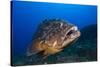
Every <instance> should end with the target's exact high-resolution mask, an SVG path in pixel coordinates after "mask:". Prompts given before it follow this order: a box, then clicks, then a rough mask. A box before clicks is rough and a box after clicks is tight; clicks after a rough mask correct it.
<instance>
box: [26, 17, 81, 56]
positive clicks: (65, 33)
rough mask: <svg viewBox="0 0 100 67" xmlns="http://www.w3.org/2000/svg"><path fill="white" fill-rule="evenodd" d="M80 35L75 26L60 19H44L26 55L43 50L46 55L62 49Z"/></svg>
mask: <svg viewBox="0 0 100 67" xmlns="http://www.w3.org/2000/svg"><path fill="white" fill-rule="evenodd" d="M79 36H80V31H79V30H78V28H77V26H75V25H73V24H71V23H68V22H65V21H63V20H60V19H51V20H44V21H43V23H41V24H40V25H39V27H38V29H37V32H36V35H35V38H34V39H33V42H32V44H31V47H29V50H28V53H27V55H28V56H30V55H32V54H36V53H38V52H41V51H44V52H43V55H45V56H48V55H51V54H55V53H57V52H60V51H61V50H63V47H65V46H67V45H68V44H69V43H71V42H72V41H74V40H75V39H77V38H78V37H79Z"/></svg>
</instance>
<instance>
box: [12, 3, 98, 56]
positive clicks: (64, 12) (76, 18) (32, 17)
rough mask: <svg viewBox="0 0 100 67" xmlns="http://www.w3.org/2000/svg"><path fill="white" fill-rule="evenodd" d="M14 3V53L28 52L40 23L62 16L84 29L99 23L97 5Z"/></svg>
mask: <svg viewBox="0 0 100 67" xmlns="http://www.w3.org/2000/svg"><path fill="white" fill-rule="evenodd" d="M11 3H12V6H11V7H12V55H14V56H16V55H21V54H25V53H26V48H27V46H28V45H29V43H30V42H31V40H32V37H33V34H34V32H35V31H36V28H37V26H38V24H39V23H41V22H42V21H43V20H44V19H52V18H60V19H64V20H67V21H69V22H70V23H73V24H75V25H77V26H78V27H79V29H82V28H83V27H85V26H88V25H91V24H96V23H97V6H90V5H74V4H57V3H42V2H25V1H14V2H11Z"/></svg>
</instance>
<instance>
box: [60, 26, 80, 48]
mask: <svg viewBox="0 0 100 67" xmlns="http://www.w3.org/2000/svg"><path fill="white" fill-rule="evenodd" d="M79 36H80V31H79V30H78V28H77V26H73V27H72V28H70V29H69V30H68V31H67V32H66V36H65V39H64V42H63V44H62V45H63V46H64V45H66V44H68V42H69V43H70V42H72V41H73V40H75V39H76V38H78V37H79Z"/></svg>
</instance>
